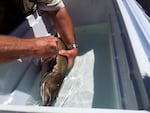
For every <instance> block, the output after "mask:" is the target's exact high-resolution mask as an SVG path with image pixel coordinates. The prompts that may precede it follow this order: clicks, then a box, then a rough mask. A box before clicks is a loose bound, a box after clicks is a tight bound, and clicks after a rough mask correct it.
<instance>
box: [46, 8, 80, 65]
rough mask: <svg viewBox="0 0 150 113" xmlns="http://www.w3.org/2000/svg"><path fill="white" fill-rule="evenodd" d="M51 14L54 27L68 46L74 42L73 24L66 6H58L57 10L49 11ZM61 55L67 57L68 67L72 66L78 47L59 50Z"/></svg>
mask: <svg viewBox="0 0 150 113" xmlns="http://www.w3.org/2000/svg"><path fill="white" fill-rule="evenodd" d="M49 14H50V15H51V17H52V19H53V21H54V24H55V27H56V29H57V31H58V32H59V34H60V36H61V37H62V39H63V41H64V43H65V45H66V46H67V47H69V46H70V45H72V44H75V43H76V39H75V32H74V26H73V24H72V20H71V18H70V15H69V14H68V12H67V10H66V8H65V7H64V8H60V9H59V10H57V11H53V12H49ZM59 53H60V54H61V55H65V56H67V57H68V62H69V66H68V67H69V68H70V67H72V65H73V62H74V59H75V57H76V56H77V54H78V49H77V48H74V49H72V50H68V51H60V52H59Z"/></svg>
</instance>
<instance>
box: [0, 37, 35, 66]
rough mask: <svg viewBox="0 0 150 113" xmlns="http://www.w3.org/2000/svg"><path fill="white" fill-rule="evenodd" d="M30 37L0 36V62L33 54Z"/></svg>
mask: <svg viewBox="0 0 150 113" xmlns="http://www.w3.org/2000/svg"><path fill="white" fill-rule="evenodd" d="M32 46H33V44H32V45H31V41H30V39H19V38H16V37H14V36H5V35H1V36H0V63H4V62H8V61H12V60H15V59H18V58H23V57H28V56H31V55H32V54H33V50H32V48H33V47H32Z"/></svg>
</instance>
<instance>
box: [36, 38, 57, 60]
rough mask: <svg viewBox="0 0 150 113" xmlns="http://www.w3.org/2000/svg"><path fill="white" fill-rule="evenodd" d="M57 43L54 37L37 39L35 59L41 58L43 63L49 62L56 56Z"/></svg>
mask: <svg viewBox="0 0 150 113" xmlns="http://www.w3.org/2000/svg"><path fill="white" fill-rule="evenodd" d="M57 42H58V40H57V38H56V37H54V36H47V37H42V38H38V39H37V40H36V41H35V43H36V46H35V50H34V51H35V57H42V60H43V61H44V62H49V61H50V60H51V59H53V58H54V57H56V55H57V54H58V48H57Z"/></svg>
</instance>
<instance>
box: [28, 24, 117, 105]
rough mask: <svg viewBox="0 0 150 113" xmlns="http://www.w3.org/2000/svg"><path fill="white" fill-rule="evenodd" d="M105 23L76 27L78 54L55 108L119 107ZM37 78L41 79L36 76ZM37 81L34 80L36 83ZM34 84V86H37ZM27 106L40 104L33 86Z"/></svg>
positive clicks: (109, 42)
mask: <svg viewBox="0 0 150 113" xmlns="http://www.w3.org/2000/svg"><path fill="white" fill-rule="evenodd" d="M108 32H109V30H108V24H98V25H90V26H81V27H78V28H76V36H77V41H78V44H79V54H78V56H77V58H76V61H75V64H74V66H73V68H72V70H71V71H70V72H68V74H67V76H66V78H65V80H64V83H63V86H62V88H61V90H60V93H59V96H58V98H57V101H56V102H55V104H54V106H59V107H94V108H118V107H119V104H118V100H117V96H118V93H117V86H116V84H115V77H114V75H113V67H112V66H113V64H112V52H111V41H110V37H109V35H110V34H109V33H108ZM39 78H40V77H39ZM39 78H37V81H39ZM37 83H38V82H36V83H35V84H37ZM35 87H36V88H35V89H36V90H35V89H33V90H32V97H31V98H30V99H29V100H30V101H28V102H29V103H28V104H39V103H40V99H39V95H37V94H39V93H38V92H37V91H38V90H37V89H38V88H39V87H38V85H35Z"/></svg>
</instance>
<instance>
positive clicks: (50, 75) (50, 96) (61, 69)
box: [40, 38, 68, 106]
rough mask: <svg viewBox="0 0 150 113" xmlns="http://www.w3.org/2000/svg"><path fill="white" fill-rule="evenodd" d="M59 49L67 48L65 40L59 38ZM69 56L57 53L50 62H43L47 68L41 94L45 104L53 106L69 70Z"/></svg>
mask: <svg viewBox="0 0 150 113" xmlns="http://www.w3.org/2000/svg"><path fill="white" fill-rule="evenodd" d="M58 49H59V50H61V49H66V46H65V44H64V42H63V41H62V40H61V39H60V38H59V39H58ZM67 66H68V62H67V57H66V56H61V55H57V56H56V58H54V59H52V60H51V61H50V62H48V63H44V64H42V68H43V69H45V70H46V72H45V74H44V75H43V77H42V79H41V86H40V95H41V98H42V104H43V106H51V105H52V104H53V103H54V101H55V100H56V98H57V96H58V94H59V91H60V88H61V86H62V83H63V81H64V78H65V76H66V72H67Z"/></svg>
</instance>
